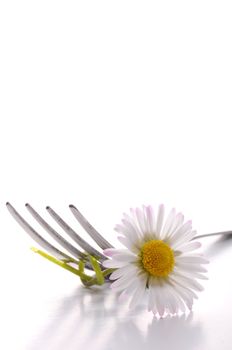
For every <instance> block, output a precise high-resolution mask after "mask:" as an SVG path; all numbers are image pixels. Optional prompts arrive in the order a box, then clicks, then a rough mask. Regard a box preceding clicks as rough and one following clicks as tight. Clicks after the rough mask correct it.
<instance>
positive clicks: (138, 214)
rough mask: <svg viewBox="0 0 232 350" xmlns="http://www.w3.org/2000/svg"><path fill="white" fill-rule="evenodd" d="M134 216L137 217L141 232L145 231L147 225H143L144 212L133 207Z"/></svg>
mask: <svg viewBox="0 0 232 350" xmlns="http://www.w3.org/2000/svg"><path fill="white" fill-rule="evenodd" d="M135 213H136V217H137V222H138V225H139V227H140V231H141V232H142V233H146V232H147V227H146V225H145V218H144V213H143V211H142V210H141V209H140V208H136V209H135Z"/></svg>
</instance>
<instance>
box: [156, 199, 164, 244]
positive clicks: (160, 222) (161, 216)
mask: <svg viewBox="0 0 232 350" xmlns="http://www.w3.org/2000/svg"><path fill="white" fill-rule="evenodd" d="M163 220H164V205H163V204H161V205H160V206H159V210H158V214H157V223H156V234H157V237H158V238H159V237H160V236H161V230H162V227H163Z"/></svg>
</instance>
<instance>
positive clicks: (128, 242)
mask: <svg viewBox="0 0 232 350" xmlns="http://www.w3.org/2000/svg"><path fill="white" fill-rule="evenodd" d="M117 238H118V240H119V242H120V243H122V244H123V245H124V246H125V247H126V248H128V249H129V250H130V251H131V252H133V253H138V251H139V249H138V248H137V246H135V245H134V244H133V243H132V242H131V240H130V239H129V238H128V237H124V236H118V237H117Z"/></svg>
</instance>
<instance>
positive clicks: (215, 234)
mask: <svg viewBox="0 0 232 350" xmlns="http://www.w3.org/2000/svg"><path fill="white" fill-rule="evenodd" d="M217 235H227V236H232V231H224V232H215V233H205V234H203V235H198V236H195V237H193V238H192V240H194V239H198V238H204V237H211V236H217Z"/></svg>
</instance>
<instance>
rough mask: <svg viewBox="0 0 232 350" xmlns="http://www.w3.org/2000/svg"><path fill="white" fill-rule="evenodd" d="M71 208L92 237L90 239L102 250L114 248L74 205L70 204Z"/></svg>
mask: <svg viewBox="0 0 232 350" xmlns="http://www.w3.org/2000/svg"><path fill="white" fill-rule="evenodd" d="M69 208H70V210H71V212H72V213H73V215H74V217H75V218H76V219H77V221H78V222H79V224H80V225H81V226H82V227H83V228H84V229H85V231H86V232H87V233H88V234H89V235H90V237H92V239H93V240H94V241H95V242H96V243H97V244H98V245H99V247H100V248H102V249H107V248H113V246H112V244H110V243H109V242H108V241H107V240H106V239H105V238H104V237H102V235H101V234H100V233H99V232H98V231H97V230H96V229H95V228H94V227H93V226H92V225H91V224H90V223H89V222H88V220H87V219H86V218H85V217H84V216H83V215H82V214H81V212H80V211H79V210H78V209H77V208H76V207H75V206H74V205H73V204H70V205H69Z"/></svg>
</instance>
